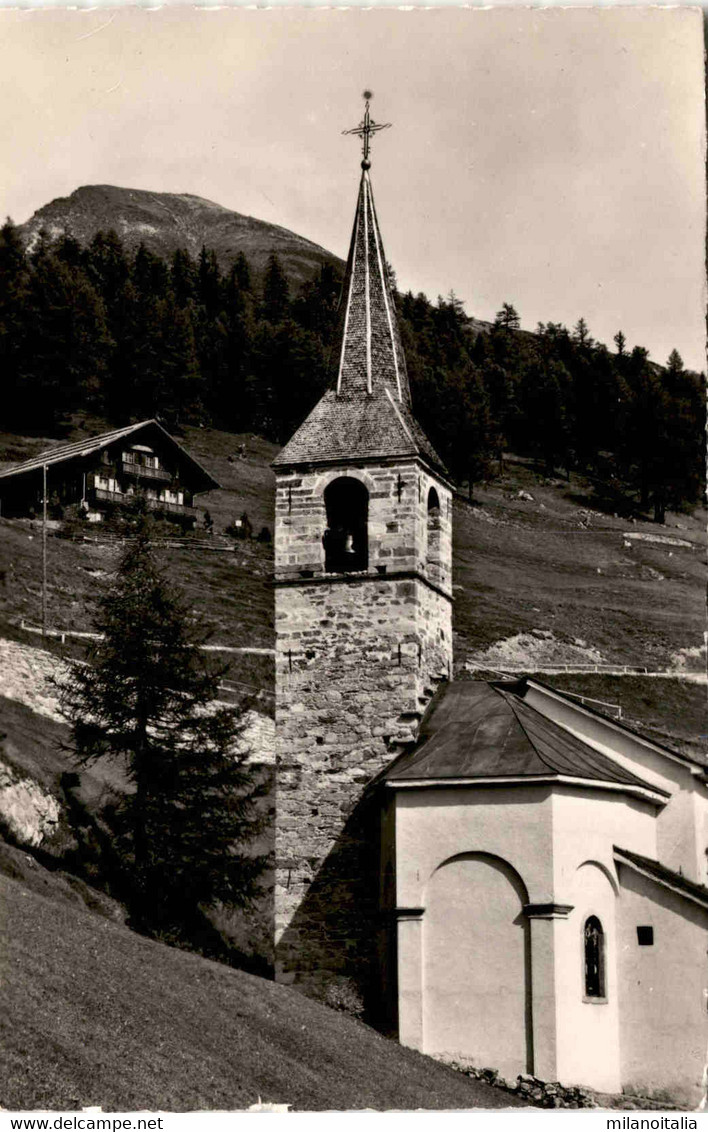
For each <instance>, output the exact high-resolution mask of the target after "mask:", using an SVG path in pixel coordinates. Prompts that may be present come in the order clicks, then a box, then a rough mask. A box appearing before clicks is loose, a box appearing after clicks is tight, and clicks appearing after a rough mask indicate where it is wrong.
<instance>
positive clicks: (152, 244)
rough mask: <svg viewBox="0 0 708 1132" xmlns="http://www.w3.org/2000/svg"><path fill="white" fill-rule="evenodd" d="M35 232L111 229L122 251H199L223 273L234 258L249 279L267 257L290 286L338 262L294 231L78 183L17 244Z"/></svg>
mask: <svg viewBox="0 0 708 1132" xmlns="http://www.w3.org/2000/svg"><path fill="white" fill-rule="evenodd" d="M42 229H45V230H46V231H47V233H48V234H49V236H50V238H52V239H57V238H59V237H60V236H63V235H69V236H73V237H74V239H76V240H78V241H79V243H80V244H84V245H86V244H89V243H90V242H91V240H92V239H93V237H94V236H95V234H96V232H99V231H101V230H102V231H104V232H107V231H109V230H110V229H114V230H115V231H116V232H117V233H118V235H119V236H120V238H121V240H122V241H123V243H124V245H125V247H126V249H127V250H128V251H131V252H134V251H135V250H136V249H137V248H138V247H139V246H140V244H144V245H145V246H146V247H147V248H148V249H149V251H151V252H153V253H154V254H155V255H160V256H162V257H164V258H166V259H169V258H171V256H172V255H173V254H174V252H175V251H177V249H178V248H183V249H185V250H186V251H188V252H189V253H190V255H192V256H194V257H196V256H198V255H199V253H200V252H201V250H202V247H205V246H206V247H207V248H210V249H213V250H214V251H215V252H216V256H217V259H218V260H219V264H220V266H221V267H222V269H224V270H228V268H229V267H230V266H231V265H232V263H233V262H234V260H235V259H236V257H237V256H238V255H239V253H240V252H243V254H244V255H245V256H246V258H247V259H248V260H249V262H250V264H251V267H252V269H253V271H254V273H255V275H256V276H259V275H262V274H263V272H264V271H265V268H266V264H267V262H268V257H269V256H270V255H271V254H273V253H275V254H276V255H277V256H278V257H279V259H280V261H281V263H282V265H283V268H284V270H285V273H286V275H287V276H288V279H289V280H290V282H291V284H294V285H295V286H297V285H298V284H300V283H302V282H304V281H306V280H307V279H311V278H312V277H313V276H314V275H315V274H316V273H317V271H318V270H319V269H320V268H321V267H322V265H323V264H325V263H331V264H333V265H335V266H337V267H340V268H341V267H342V266H343V265H342V263H341V261H340V260H338V259H337V257H336V256H333V255H332V254H331V252H328V251H327V250H326V249H325V248H322V247H320V246H319V245H318V244H315V243H313V242H312V241H311V240H307V239H305V237H303V236H299V235H298V234H297V233H295V232H291V231H289V230H288V229H287V228H282V227H280V226H279V225H277V224H270V223H268V222H267V221H264V220H258V219H257V218H255V217H253V216H246V215H244V214H242V213H240V212H234V211H233V210H232V209H229V208H225V207H224V205H221V204H217V203H216V202H215V201H211V200H206V199H205V198H204V197H200V196H196V195H195V194H194V193H162V192H152V191H150V190H148V189H131V188H122V187H119V186H117V185H81V186H80V187H79V188H77V189H74V191H73V192H72V193H71V194H70V195H69V196H68V197H57V198H56V199H55V200H52V201H50V202H49V203H48V204H45V205H44V206H43V207H42V208H40V209H38V210H37V212H35V213H34V215H33V216H31V217H30V219H29V220H28V221H26V223H24V224H21V225H20V226H19V232H20V235H21V237H22V239H23V240H24V242H25V245H26V246H27V247H29V248H30V249H31V248H32V247H33V246H34V244H35V242H36V240H37V237H38V235H39V233H40V231H41V230H42Z"/></svg>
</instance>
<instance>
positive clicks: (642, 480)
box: [0, 221, 705, 522]
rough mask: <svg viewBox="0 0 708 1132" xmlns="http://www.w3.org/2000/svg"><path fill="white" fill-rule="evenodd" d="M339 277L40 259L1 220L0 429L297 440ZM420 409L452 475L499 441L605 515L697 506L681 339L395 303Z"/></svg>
mask: <svg viewBox="0 0 708 1132" xmlns="http://www.w3.org/2000/svg"><path fill="white" fill-rule="evenodd" d="M340 287H341V279H340V278H338V277H337V275H336V272H335V270H334V269H333V268H332V267H330V266H324V267H323V268H322V269H321V271H320V274H319V277H318V278H316V279H314V280H312V281H311V282H309V283H307V284H306V285H305V286H304V287H302V288H301V290H300V291H299V293H298V294H292V293H291V290H290V286H289V283H288V279H287V276H286V275H285V273H284V271H283V269H282V267H281V265H280V263H279V262H278V260H277V258H276V257H275V256H272V257H271V259H270V261H269V263H268V267H267V270H266V273H265V276H264V278H263V279H262V280H259V281H256V280H255V279H254V277H253V275H252V272H251V270H250V268H249V264H248V262H247V260H246V259H245V258H244V257H243V255H240V256H239V257H238V258H237V259H236V261H235V262H234V264H233V266H232V267H231V269H230V270H229V271H228V272H224V271H223V270H222V269H221V268H220V266H219V263H218V262H217V258H216V255H215V254H214V252H212V251H209V250H208V249H206V248H204V249H203V250H202V253H201V255H200V256H199V258H198V260H197V261H195V260H194V259H193V258H192V257H190V256H189V255H188V254H187V253H186V252H183V251H178V252H176V253H175V255H174V256H173V258H172V260H171V262H166V261H164V260H163V259H160V258H159V257H157V256H155V255H153V254H152V253H151V252H150V251H148V250H147V249H146V248H145V247H140V248H139V250H138V251H137V253H135V254H134V255H132V254H128V253H127V252H126V250H125V249H124V247H123V246H122V244H121V241H120V239H119V237H118V236H117V235H116V234H115V232H108V233H103V232H99V233H97V235H96V236H95V237H94V239H93V240H92V242H91V244H90V245H89V246H88V247H86V248H83V247H82V246H81V245H80V244H79V243H78V242H77V241H76V240H74V239H72V238H71V237H62V238H60V239H59V240H56V241H54V242H51V241H49V240H48V238H47V237H46V236H40V238H39V239H38V241H37V242H36V244H35V246H34V247H33V249H32V251H31V253H29V254H27V253H26V252H25V250H24V248H23V245H22V242H21V239H20V237H19V234H18V232H17V230H16V228H15V227H14V225H13V224H12V222H11V221H8V222H7V223H6V224H5V225H4V227H3V228H2V230H0V374H2V381H3V385H4V389H3V397H2V406H3V409H2V415H3V418H4V419H3V420H2V422H0V427H2V428H3V429H4V430H10V431H15V432H22V433H30V434H38V435H60V434H61V431H62V426H63V425H64V424H65V423H66V422H67V420H68V418H69V417H70V415H71V414H72V413H76V412H79V411H80V412H89V413H92V414H94V415H97V416H100V417H102V418H104V419H106V420H107V421H108V422H109V424H112V425H116V426H119V425H122V424H125V423H129V422H130V421H135V420H141V419H144V418H147V417H153V416H158V417H159V418H160V419H161V420H163V421H164V423H165V425H166V426H167V427H168V428H171V429H173V430H175V431H177V432H179V428H180V426H181V425H183V424H195V423H203V424H206V425H213V426H214V427H217V428H221V429H225V430H231V431H234V432H254V433H258V434H260V435H263V436H265V437H267V438H268V439H270V440H273V441H275V442H277V443H282V442H284V441H285V440H287V439H288V437H289V436H290V435H291V434H292V432H293V431H294V429H295V428H296V427H297V425H299V424H300V422H301V421H302V420H303V419H304V417H305V416H306V415H307V413H308V412H309V410H310V409H311V408H312V406H313V405H314V403H315V402H316V401H317V399H318V398H319V396H320V395H321V393H322V392H323V390H324V388H325V387H326V385H327V383H328V380H329V379H330V375H331V368H330V355H331V351H332V344H333V341H334V338H335V335H336V329H337V322H338V300H339V293H340ZM397 301H398V311H399V319H400V323H401V330H402V334H403V341H404V347H405V352H406V359H407V364H408V372H409V376H410V380H411V387H412V394H413V401H414V407H415V413H416V416H417V418H418V420H419V421H420V423H421V425H422V426H423V428H424V430H425V431H426V433H427V434H428V436H429V437H430V439H431V441H432V442H433V444H434V446H435V447H436V449H437V450H438V452H439V453H440V455H441V456H442V458H443V459H444V460H445V462H446V464H447V466H448V468H449V469H450V472H451V473H452V475H453V476H454V478H455V479H456V480H457V481H458V483H460V484H466V485H469V490H470V493H471V492H472V488H473V485H474V483H475V482H479V481H480V480H483V479H485V478H488V477H490V476H492V475H494V474H496V473H497V472H499V471H501V470H503V454H504V452H505V451H513V452H515V453H518V454H521V455H527V456H530V457H533V458H534V459H536V460H537V461H538V463H539V465H540V466H541V467H542V468H543V469H545V471H546V472H547V473H548V474H549V475H552V474H559V473H561V474H564V473H568V474H569V472H570V470H571V469H576V470H578V471H582V472H583V473H586V474H588V475H590V476H594V477H596V479H597V482H598V498H601V499H603V501H604V503H605V504H606V505H608V506H610V507H611V508H612V509H613V510H615V511H618V512H620V513H622V512H627V513H629V512H631V511H632V510H635V509H639V510H640V511H646V510H647V509H651V511H652V513H653V516H654V518H655V519H656V520H657V521H658V522H662V521H663V518H664V512H665V509H666V508H667V507H674V508H675V507H681V506H689V505H691V504H695V503H696V502H697V501H698V500H699V499H700V497H701V491H702V484H703V480H704V422H705V409H704V403H705V402H704V393H705V381H704V377H703V375H702V374H701V375H699V374H696V373H694V372H691V371H689V370H687V369H685V368H684V365H683V362H682V360H681V357H680V354H679V353H678V351H677V350H673V351H672V353H671V355H670V357H669V358H668V360H667V361H666V364H665V365H664V366H660V365H657V364H655V363H654V362H653V361H650V360H649V356H648V353H647V351H646V350H645V349H643V348H642V347H641V346H638V345H635V346H634V347H633V348H632V349H629V347H628V346H627V343H626V340H625V336H624V334H623V333H622V330H621V329H620V328H618V331H617V334H616V335H615V338H614V342H613V348H612V349H609V348H608V347H607V346H606V345H603V344H601V343H598V342H595V341H594V340H593V338H592V337H591V333H590V330H589V328H588V326H587V325H586V323H585V320H584V319H583V318H580V319H579V320H578V322H577V323H576V325H575V326H574V327H573V328H572V329H568V328H566V327H565V326H563V325H561V324H559V323H553V322H548V323H545V324H544V323H540V324H539V325H538V327H537V330H536V332H535V333H529V332H527V331H523V330H521V329H520V317H519V314H518V313H517V311H516V310H515V309H514V307H513V306H512V305H511V303H508V302H507V303H504V304H503V305H502V307H501V309H500V311H499V313H498V315H497V317H496V320H495V322H494V324H493V325H492V326H491V327H490V328H489V329H488V330H487V329H485V330H479V329H473V327H472V325H471V324H470V322H469V320H468V319H467V317H466V315H465V313H464V310H463V307H462V303H461V302H460V301H459V300H458V299H457V298H456V297H455V296H454V294H452V293H451V294H450V295H449V297H448V298H447V299H442V298H439V299H438V300H437V303H431V302H430V301H429V300H428V299H427V298H426V296H425V295H422V294H419V295H417V296H414V295H413V294H411V293H410V292H409V293H407V294H404V295H398V296H397Z"/></svg>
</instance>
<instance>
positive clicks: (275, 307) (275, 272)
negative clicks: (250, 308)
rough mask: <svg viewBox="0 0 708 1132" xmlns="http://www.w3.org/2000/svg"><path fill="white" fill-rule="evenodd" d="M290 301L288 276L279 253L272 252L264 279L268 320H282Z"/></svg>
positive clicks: (265, 312)
mask: <svg viewBox="0 0 708 1132" xmlns="http://www.w3.org/2000/svg"><path fill="white" fill-rule="evenodd" d="M289 301H290V288H289V286H288V277H287V275H286V274H285V272H284V271H283V268H282V265H281V262H280V260H279V259H278V257H277V255H275V254H272V255H270V256H269V257H268V265H267V267H266V272H265V278H264V280H263V317H264V318H266V319H267V320H268V322H281V321H282V320H283V319H284V318H285V316H286V314H287V312H288V303H289Z"/></svg>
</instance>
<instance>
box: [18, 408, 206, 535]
mask: <svg viewBox="0 0 708 1132" xmlns="http://www.w3.org/2000/svg"><path fill="white" fill-rule="evenodd" d="M45 467H46V469H47V499H48V500H49V501H51V502H53V503H54V505H59V506H61V507H62V508H66V507H71V506H77V507H78V508H79V509H80V510H81V511H83V513H84V514H85V517H86V519H87V520H88V521H89V522H94V523H99V522H102V521H103V520H104V519H105V518H106V516H107V515H108V514H109V513H110V511H111V510H112V509H113V508H115V507H116V506H117V505H120V504H124V503H126V502H127V501H129V500H130V497H131V496H133V495H135V494H136V493H137V492H143V493H144V495H145V498H146V500H147V503H148V506H149V507H150V508H151V509H152V510H154V511H155V513H156V514H158V515H161V516H162V517H164V518H165V519H168V520H169V521H170V522H174V523H179V524H180V525H182V526H183V527H184V528H185V529H189V528H190V527H193V526H194V524H195V522H196V518H197V511H196V508H195V506H194V498H195V496H197V495H199V494H201V493H202V492H205V491H213V490H214V489H215V488H218V487H219V486H220V485H219V484H218V483H217V481H216V480H215V479H214V478H213V476H211V475H209V473H208V472H207V471H206V470H205V469H204V468H203V467H202V466H201V464H200V463H198V461H197V460H195V459H194V457H193V456H190V454H189V453H188V452H187V451H186V449H185V448H183V447H182V445H181V444H179V443H178V442H177V441H176V440H175V438H174V437H173V436H170V434H169V432H167V430H166V429H165V428H163V426H162V425H161V424H160V423H159V422H158V421H156V420H148V421H141V422H140V423H139V424H133V425H127V426H126V427H125V428H119V429H114V430H113V431H112V432H105V433H103V434H102V435H101V436H92V437H90V438H87V439H85V440H79V441H75V442H74V443H72V444H65V445H62V446H61V447H59V448H51V449H49V450H48V451H46V452H40V453H39V455H37V456H33V457H32V458H31V459H30V460H25V461H23V462H22V463H21V464H15V465H14V466H13V467H10V468H6V469H5V470H3V471H0V514H1V515H2V516H4V517H6V518H22V517H27V516H30V517H31V516H32V515H38V514H40V513H41V510H42V494H43V475H44V473H43V469H44V468H45Z"/></svg>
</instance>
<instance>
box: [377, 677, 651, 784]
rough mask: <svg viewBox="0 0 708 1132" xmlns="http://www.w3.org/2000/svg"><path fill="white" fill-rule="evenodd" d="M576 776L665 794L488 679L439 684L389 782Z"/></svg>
mask: <svg viewBox="0 0 708 1132" xmlns="http://www.w3.org/2000/svg"><path fill="white" fill-rule="evenodd" d="M539 777H541V778H545V779H548V778H559V777H562V778H579V779H585V780H586V781H587V782H588V783H594V782H603V783H611V784H616V785H619V786H626V787H627V788H628V789H635V790H641V791H649V792H651V793H652V794H654V795H661V796H663V797H667V798H668V797H669V795H668V794H666V792H665V791H662V790H659V789H657V788H656V787H654V786H651V785H649V784H648V783H646V782H644V781H643V780H642V779H641V778H638V777H637V776H636V775H634V774H632V773H631V772H630V771H628V770H625V769H624V767H622V766H620V765H619V764H618V763H616V762H614V761H613V760H612V759H610V758H608V757H607V756H606V755H603V754H600V752H599V751H596V750H594V749H593V748H592V747H590V746H588V744H586V743H583V742H582V740H580V739H578V738H576V737H575V736H574V735H572V734H571V733H570V732H569V731H567V730H566V729H565V728H564V727H562V726H561V725H560V724H558V723H554V722H553V721H552V720H550V719H547V718H546V717H545V716H543V715H541V714H540V712H538V711H536V710H535V709H534V708H532V707H530V706H529V705H528V704H526V703H524V702H523V700H522V699H520V698H519V696H517V695H515V694H514V693H513V692H512V691H509V690H508V689H505V688H503V687H500V686H495V685H493V684H489V683H487V682H486V681H481V680H472V681H456V682H454V683H451V684H444V685H443V686H442V687H441V688H440V689H439V691H438V692H437V694H436V695H435V697H434V698H433V700H432V702H431V704H430V707H429V708H428V711H427V713H426V715H425V718H424V719H423V722H422V724H421V728H420V733H419V738H418V742H417V744H416V746H415V748H414V750H412V751H410V752H408V753H406V754H404V755H402V756H401V757H400V758H399V759H397V760H396V761H395V762H394V763H393V764H392V765H391V767H389V768H388V771H387V772H386V773H385V775H384V778H385V780H386V781H388V782H400V783H405V782H407V781H419V780H421V779H426V780H438V781H439V780H444V779H461V778H463V779H500V778H513V779H519V778H521V779H524V778H526V779H537V778H539Z"/></svg>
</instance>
